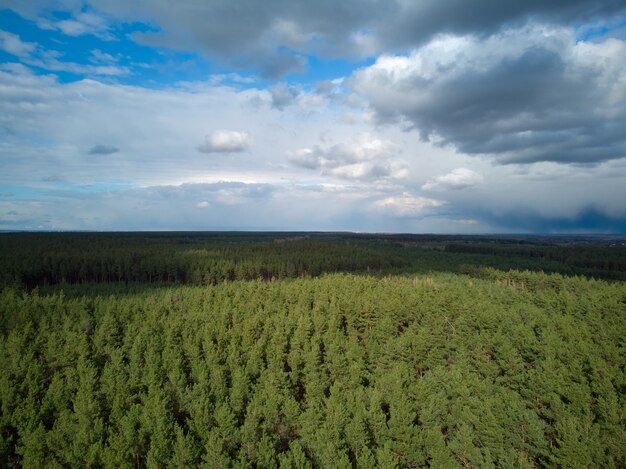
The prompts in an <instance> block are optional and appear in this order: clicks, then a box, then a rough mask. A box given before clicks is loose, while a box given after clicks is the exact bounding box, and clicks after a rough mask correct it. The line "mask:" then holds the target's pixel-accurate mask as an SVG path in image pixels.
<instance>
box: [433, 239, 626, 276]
mask: <svg viewBox="0 0 626 469" xmlns="http://www.w3.org/2000/svg"><path fill="white" fill-rule="evenodd" d="M445 251H446V252H448V253H454V254H479V255H483V256H498V257H507V258H518V259H529V260H532V261H534V262H536V263H537V264H541V263H542V262H545V263H546V267H547V268H546V269H545V270H547V271H558V272H561V273H568V274H578V275H587V276H594V277H599V278H608V279H611V278H613V279H624V273H625V272H626V248H624V247H582V246H568V247H563V246H541V245H528V244H523V245H511V244H503V243H497V244H496V243H489V244H487V243H463V244H461V243H450V244H447V245H446V246H445ZM554 263H557V265H559V266H560V268H558V269H553V268H550V267H551V266H550V265H549V264H554Z"/></svg>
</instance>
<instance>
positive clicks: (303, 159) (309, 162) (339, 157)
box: [289, 136, 406, 180]
mask: <svg viewBox="0 0 626 469" xmlns="http://www.w3.org/2000/svg"><path fill="white" fill-rule="evenodd" d="M399 152H400V147H399V146H398V145H396V144H394V143H393V142H390V141H388V140H381V139H378V138H372V137H369V136H364V137H362V138H360V139H357V140H352V141H348V142H343V143H339V144H336V145H331V146H328V147H320V146H314V147H313V148H301V149H300V150H297V151H296V152H295V153H293V154H292V155H290V156H289V160H290V161H291V163H292V164H294V165H296V166H299V167H301V168H306V169H315V170H319V171H320V173H321V174H322V175H331V176H335V177H339V178H344V179H355V180H376V179H382V178H402V177H404V176H406V165H405V163H404V162H402V161H396V160H394V159H393V158H394V157H395V156H397V154H398V153H399Z"/></svg>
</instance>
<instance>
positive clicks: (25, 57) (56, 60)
mask: <svg viewBox="0 0 626 469" xmlns="http://www.w3.org/2000/svg"><path fill="white" fill-rule="evenodd" d="M0 50H4V51H5V52H8V53H9V54H11V55H14V56H16V57H18V58H19V59H20V60H21V61H22V62H23V63H24V64H26V65H29V66H32V67H38V68H42V69H44V70H49V71H54V72H70V73H76V74H80V75H101V76H119V75H127V74H129V73H130V69H129V68H128V67H124V66H120V65H113V64H112V63H103V64H97V65H90V64H79V63H76V62H67V61H64V60H60V58H61V57H62V54H61V53H60V52H58V51H55V50H51V49H48V50H44V49H43V48H42V47H41V46H40V45H39V44H38V43H36V42H24V41H22V40H21V39H20V37H19V36H18V35H16V34H13V33H9V32H7V31H2V30H0ZM96 52H99V51H96ZM93 53H94V51H92V54H93ZM104 55H108V54H104ZM104 55H102V54H100V57H99V58H102V57H103V56H104ZM92 57H95V56H92Z"/></svg>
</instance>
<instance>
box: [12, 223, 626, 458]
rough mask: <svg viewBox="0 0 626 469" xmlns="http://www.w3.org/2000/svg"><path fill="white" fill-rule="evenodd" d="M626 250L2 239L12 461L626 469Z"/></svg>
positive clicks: (440, 240)
mask: <svg viewBox="0 0 626 469" xmlns="http://www.w3.org/2000/svg"><path fill="white" fill-rule="evenodd" d="M624 242H625V240H624V238H619V237H612V238H609V237H586V238H585V237H513V236H506V237H486V236H482V237H468V236H426V235H422V236H418V235H378V234H352V233H295V234H294V233H2V234H0V285H1V287H0V288H1V291H0V367H1V368H0V409H2V410H1V414H0V466H2V467H85V466H87V467H170V466H171V467H197V466H202V467H241V468H244V467H258V468H265V467H268V468H272V467H280V468H283V467H284V468H287V467H293V468H299V467H346V468H349V467H357V468H373V467H403V468H404V467H406V468H409V467H441V468H449V467H624V466H626V451H625V449H624V448H625V446H624V441H626V425H625V424H626V414H625V412H626V354H625V349H624V346H625V342H624V341H625V338H626V247H625V246H624Z"/></svg>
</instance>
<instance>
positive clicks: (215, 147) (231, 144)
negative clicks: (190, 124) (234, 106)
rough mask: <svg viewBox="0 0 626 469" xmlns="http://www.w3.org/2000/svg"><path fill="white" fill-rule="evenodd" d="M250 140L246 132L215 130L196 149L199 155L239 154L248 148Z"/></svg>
mask: <svg viewBox="0 0 626 469" xmlns="http://www.w3.org/2000/svg"><path fill="white" fill-rule="evenodd" d="M251 143H252V139H251V138H250V135H249V134H248V133H247V132H238V131H235V130H217V131H215V132H213V133H212V134H211V135H209V136H207V137H206V139H205V142H204V143H203V144H202V145H199V146H198V147H197V149H198V151H199V152H201V153H239V152H242V151H246V150H248V149H249V148H250V144H251Z"/></svg>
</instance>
